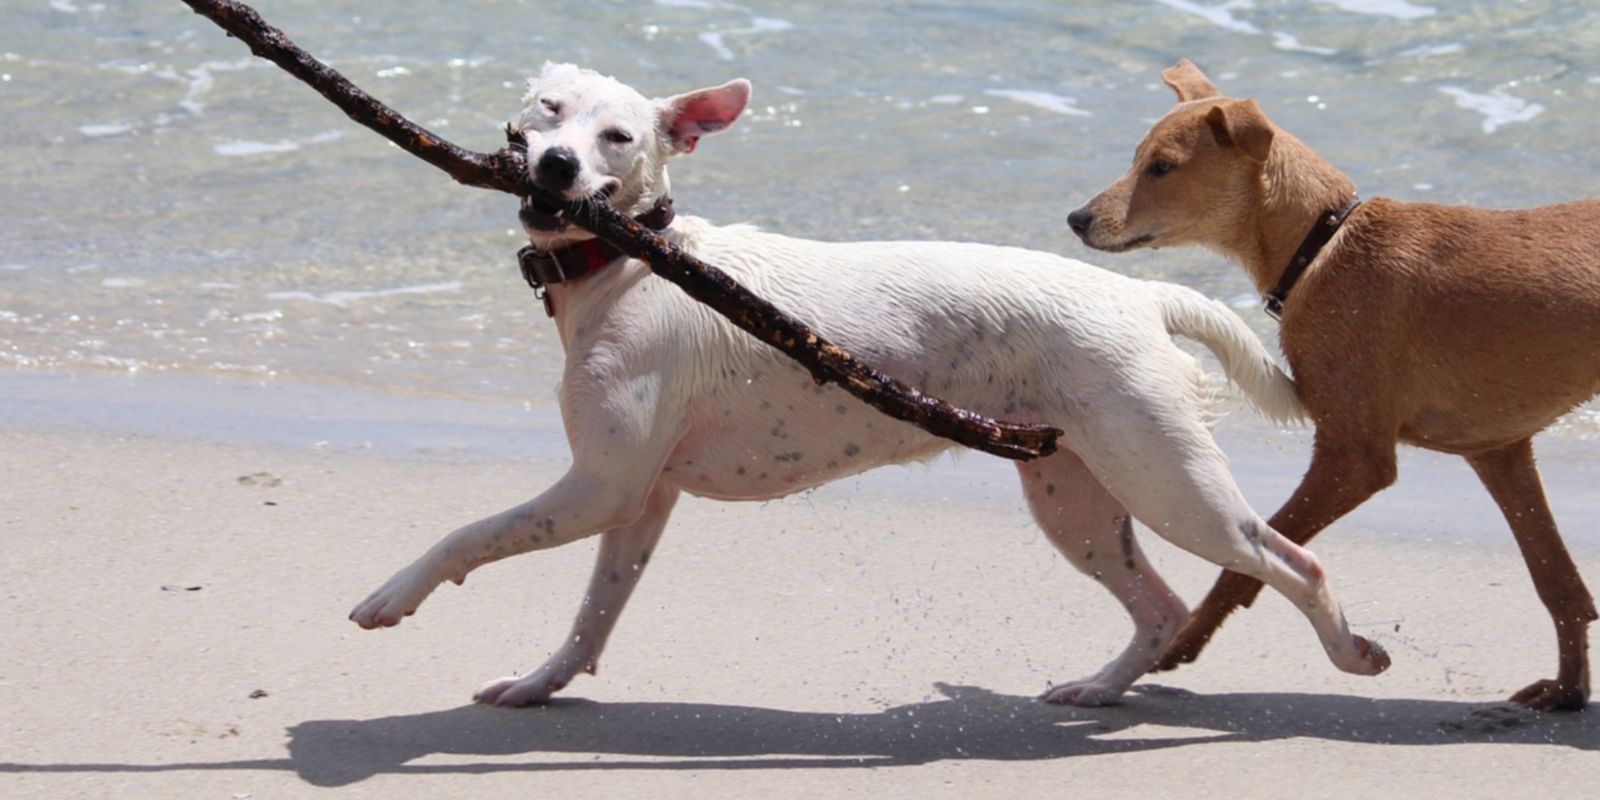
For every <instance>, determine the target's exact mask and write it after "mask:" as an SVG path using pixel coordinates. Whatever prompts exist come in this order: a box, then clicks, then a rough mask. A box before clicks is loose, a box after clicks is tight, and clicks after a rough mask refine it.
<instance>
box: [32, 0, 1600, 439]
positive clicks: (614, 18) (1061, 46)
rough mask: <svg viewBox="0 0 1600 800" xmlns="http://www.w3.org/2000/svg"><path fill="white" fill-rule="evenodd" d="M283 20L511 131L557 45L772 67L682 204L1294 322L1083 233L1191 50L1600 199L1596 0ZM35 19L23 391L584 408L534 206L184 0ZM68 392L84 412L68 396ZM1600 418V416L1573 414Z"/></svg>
mask: <svg viewBox="0 0 1600 800" xmlns="http://www.w3.org/2000/svg"><path fill="white" fill-rule="evenodd" d="M256 7H257V8H258V9H259V10H260V11H261V12H262V14H263V15H264V16H265V17H266V18H267V20H268V21H269V22H271V23H273V24H274V25H276V26H278V27H280V28H282V29H283V30H284V31H286V32H287V33H288V34H289V35H290V36H291V37H292V38H293V39H295V40H296V41H297V42H298V43H300V44H301V45H302V46H304V47H306V48H307V49H308V50H310V51H311V52H312V53H313V54H315V55H317V56H319V57H320V58H322V59H324V60H326V61H328V62H329V63H331V64H332V65H333V66H335V67H336V68H338V69H339V70H341V71H342V72H344V73H345V74H346V75H347V76H349V77H350V78H351V79H353V80H354V81H355V82H356V83H357V84H359V85H361V86H363V87H364V88H366V89H368V90H369V91H370V92H372V93H373V94H375V95H377V96H378V97H380V98H381V99H383V100H385V101H386V102H388V103H389V104H391V105H392V106H393V107H395V108H396V109H397V110H399V111H401V112H402V113H405V114H407V115H408V116H411V117H412V118H413V119H415V120H417V121H419V122H421V123H422V124H424V125H426V126H428V127H429V128H431V129H433V130H435V131H436V132H438V133H439V134H440V135H442V136H444V137H446V138H449V139H451V140H452V141H455V142H456V143H458V144H460V145H462V146H465V147H470V148H473V149H478V150H493V149H495V148H497V147H499V146H500V145H501V143H502V141H503V137H502V134H501V126H502V125H503V123H504V121H505V120H506V119H508V118H509V117H511V116H512V115H514V113H515V112H516V111H517V109H518V106H519V99H520V96H521V91H522V83H523V81H524V79H525V77H526V76H527V75H529V74H530V73H531V72H532V71H534V70H535V69H537V67H538V65H539V64H540V63H541V62H543V61H546V60H554V61H573V62H576V63H579V64H583V65H586V66H590V67H593V68H596V69H599V70H601V71H604V72H607V73H610V74H613V75H616V76H617V77H619V78H621V79H623V80H624V81H626V82H628V83H631V84H633V85H635V86H637V87H639V88H640V89H641V90H642V91H644V92H645V93H646V94H652V95H661V94H670V93H675V92H679V91H684V90H688V89H691V88H697V87H700V86H705V85H713V84H717V83H721V82H723V81H726V80H728V79H730V78H734V77H741V76H742V77H746V78H749V79H750V80H751V81H752V82H753V83H754V85H755V99H754V101H753V103H752V105H751V108H750V111H749V112H748V113H747V115H746V116H745V117H743V118H742V119H741V120H740V122H739V123H738V124H737V125H736V126H735V127H734V128H733V129H732V130H730V131H729V132H727V133H724V134H721V135H719V136H717V137H714V138H712V139H708V140H707V141H706V142H704V144H703V145H702V147H701V148H700V149H699V150H698V151H697V152H696V153H694V154H693V155H690V156H688V157H684V158H681V159H679V160H678V161H677V162H676V163H675V164H674V165H673V178H674V186H675V197H676V201H677V207H678V208H679V210H680V211H682V212H687V213H693V214H698V215H702V216H706V217H709V218H712V219H714V220H718V221H724V222H753V223H756V224H758V225H761V226H763V227H765V228H768V229H771V230H775V231H779V232H783V233H787V234H792V235H796V236H808V237H817V238H827V239H840V240H852V239H883V238H907V237H915V238H948V239H961V240H977V241H985V242H994V243H1003V244H1017V245H1025V246H1030V247H1035V248H1039V249H1046V250H1052V251H1056V252H1060V253H1064V254H1067V255H1071V256H1075V257H1080V258H1083V259H1085V260H1088V261H1091V262H1094V263H1099V264H1101V265H1104V266H1106V267H1107V268H1110V269H1113V270H1116V271H1119V272H1124V273H1128V274H1135V275H1140V276H1144V277H1152V278H1162V279H1167V280H1173V281H1179V282H1182V283H1185V284H1188V285H1191V286H1194V287H1196V288H1198V289H1200V290H1201V291H1203V292H1206V293H1207V294H1209V295H1212V296H1215V297H1219V298H1222V299H1223V300H1225V301H1227V302H1229V303H1230V304H1231V305H1233V306H1234V307H1235V308H1237V309H1238V310H1239V312H1240V313H1241V314H1242V315H1243V316H1244V317H1245V318H1246V319H1247V320H1249V322H1250V324H1251V325H1252V326H1254V327H1255V328H1256V330H1257V331H1258V332H1259V333H1260V334H1261V335H1262V336H1263V338H1265V339H1267V340H1268V341H1269V342H1270V341H1275V336H1276V331H1275V329H1274V327H1273V324H1272V322H1271V321H1270V320H1269V319H1267V318H1266V317H1265V316H1264V315H1263V314H1262V313H1261V312H1260V311H1259V303H1258V301H1257V298H1256V297H1255V295H1254V293H1253V291H1252V290H1251V287H1250V286H1249V284H1248V283H1247V281H1246V280H1245V279H1244V277H1243V274H1242V272H1241V271H1240V270H1239V269H1238V268H1237V267H1235V266H1234V265H1231V264H1228V263H1226V262H1224V261H1223V260H1222V259H1220V258H1218V257H1216V256H1214V255H1211V254H1209V253H1205V252H1202V251H1198V250H1191V251H1182V250H1179V251H1160V252H1141V253H1133V254H1124V255H1107V254H1101V253H1093V252H1090V251H1088V250H1086V249H1085V248H1083V247H1082V246H1081V245H1080V244H1079V243H1078V242H1077V241H1076V239H1075V238H1074V237H1072V236H1071V234H1070V233H1069V232H1068V231H1067V230H1066V226H1065V216H1066V213H1067V211H1069V210H1070V209H1071V208H1073V207H1074V206H1075V205H1077V204H1078V203H1079V202H1081V201H1082V200H1083V199H1085V198H1087V197H1088V196H1089V195H1091V194H1092V193H1094V192H1095V191H1097V190H1098V189H1099V188H1100V187H1101V186H1103V185H1104V184H1105V183H1107V182H1108V181H1110V180H1112V179H1113V178H1115V177H1116V176H1117V175H1119V174H1120V173H1121V172H1122V170H1123V169H1124V168H1125V165H1126V164H1127V162H1128V160H1129V157H1130V155H1131V152H1132V147H1133V145H1134V143H1135V142H1136V141H1137V139H1138V137H1139V136H1140V135H1141V134H1142V133H1143V132H1144V130H1145V129H1146V128H1147V127H1148V126H1149V124H1150V123H1151V122H1152V121H1153V120H1154V119H1155V118H1156V117H1158V116H1159V115H1161V114H1162V113H1164V112H1165V111H1166V110H1167V108H1168V107H1169V106H1170V104H1171V102H1172V97H1171V94H1170V92H1169V91H1168V90H1166V88H1165V87H1163V86H1162V85H1161V83H1160V79H1159V75H1158V73H1159V72H1160V70H1161V69H1163V68H1165V67H1167V66H1170V65H1171V64H1172V63H1173V62H1175V61H1176V60H1177V59H1179V58H1184V57H1186V58H1189V59H1192V60H1194V61H1195V62H1197V63H1198V64H1200V65H1201V66H1202V68H1204V69H1205V70H1206V71H1207V72H1208V74H1209V75H1210V76H1211V77H1212V78H1213V80H1214V81H1215V82H1216V83H1217V84H1218V85H1219V87H1220V88H1222V89H1223V91H1224V92H1226V93H1228V94H1230V95H1235V96H1241V97H1253V98H1255V99H1257V100H1258V101H1259V102H1260V103H1261V104H1262V106H1263V107H1264V108H1265V109H1266V111H1267V113H1268V114H1269V115H1271V116H1272V117H1273V118H1274V119H1275V121H1277V122H1278V123H1279V124H1281V125H1283V126H1284V127H1286V128H1288V129H1290V130H1292V131H1294V132H1295V133H1296V134H1298V135H1299V136H1300V137H1301V138H1302V139H1304V140H1306V141H1307V142H1308V143H1310V144H1311V145H1312V146H1313V147H1315V148H1316V149H1318V150H1319V151H1320V152H1321V153H1323V154H1324V155H1325V156H1327V157H1328V158H1329V159H1330V160H1331V161H1333V162H1334V163H1335V164H1337V165H1339V166H1340V167H1341V168H1343V169H1344V170H1345V171H1346V172H1347V173H1348V174H1350V175H1351V176H1352V177H1353V178H1354V179H1355V181H1356V183H1357V184H1358V186H1359V187H1360V189H1361V191H1362V193H1363V194H1364V195H1366V196H1374V195H1389V196H1394V197H1400V198H1406V199H1423V200H1430V201H1435V202H1444V203H1467V204H1477V205H1483V206H1497V207H1510V206H1526V205H1533V204H1540V203H1549V202H1555V201H1559V200H1565V199H1571V198H1576V197H1585V196H1591V195H1595V194H1600V191H1597V188H1596V187H1597V185H1600V182H1597V178H1600V156H1597V155H1596V153H1597V152H1600V150H1597V148H1596V135H1595V131H1596V129H1597V128H1600V124H1597V123H1600V110H1597V109H1600V61H1597V60H1596V59H1595V58H1594V54H1595V53H1600V6H1594V5H1592V4H1573V3H1562V2H1554V0H1529V1H1528V2H1452V3H1436V4H1423V3H1412V2H1405V1H1404V0H1331V1H1329V2H1292V1H1286V2H1267V1H1266V0H1255V1H1252V0H1229V1H1228V2H1201V0H1133V1H1132V2H1126V1H1122V0H1119V1H1118V2H1110V1H1108V0H1099V1H1098V2H1076V3H1071V4H1063V3H1045V2H995V3H963V2H938V1H937V0H930V1H929V2H897V3H884V4H864V3H845V2H833V3H829V2H795V1H794V0H785V2H761V1H760V0H757V1H755V2H741V3H733V2H723V1H722V0H653V1H652V0H626V1H622V0H613V1H611V2H606V1H604V0H584V1H583V2H564V1H562V0H548V1H545V2H518V1H516V0H493V1H491V0H463V1H462V2H454V3H450V4H449V5H448V6H439V5H437V4H397V3H372V2H348V1H345V0H339V1H334V2H329V1H328V0H322V1H321V2H306V1H304V0H270V1H268V2H261V3H258V4H257V5H256ZM0 9H3V12H4V18H5V20H6V24H5V26H4V28H3V30H0V133H3V135H0V414H8V415H11V416H16V415H19V414H20V415H24V416H25V415H26V413H37V411H38V409H39V408H44V407H55V408H58V409H68V408H77V409H82V413H83V414H85V415H87V416H96V415H97V413H98V412H97V411H96V410H95V409H96V405H95V402H94V401H97V400H98V401H103V402H104V403H106V404H108V405H115V404H116V403H117V402H118V400H119V399H120V398H122V397H125V396H127V395H129V394H131V393H137V392H139V391H141V387H149V386H152V385H154V384H155V383H156V382H159V381H161V380H162V377H161V376H164V375H169V374H171V375H181V376H183V381H185V382H183V383H181V384H167V385H168V386H172V385H181V386H182V387H185V388H184V389H183V391H172V390H163V391H161V392H157V393H156V395H157V396H161V397H166V396H168V395H175V396H182V397H183V398H186V399H185V402H190V403H201V404H204V403H205V402H207V401H206V396H207V392H208V390H207V389H206V387H208V386H217V385H220V383H225V382H227V380H229V379H242V380H243V381H244V382H245V383H246V384H247V385H248V386H250V387H252V388H250V389H249V391H250V392H255V393H257V394H264V395H265V396H268V397H270V396H272V395H273V393H274V392H273V387H279V388H280V389H281V391H282V392H283V393H285V396H289V395H290V394H294V393H296V392H302V391H305V390H307V388H308V387H309V388H312V389H315V388H316V387H324V388H327V389H329V390H338V391H344V390H355V391H358V392H364V393H368V394H370V395H374V396H382V397H385V398H392V399H394V402H403V401H404V398H431V399H441V398H442V399H453V400H465V401H475V402H476V401H481V402H486V403H491V404H496V403H499V404H516V405H517V406H518V407H522V408H534V409H544V410H546V411H547V410H548V409H549V408H550V407H551V405H552V404H553V402H554V397H555V387H556V382H557V376H558V374H559V364H560V351H559V344H558V341H557V339H556V336H555V333H554V329H553V326H552V325H551V324H550V322H549V321H548V320H547V319H546V318H545V316H544V313H543V311H542V309H541V307H540V305H539V303H538V302H537V301H535V299H534V297H533V295H532V293H531V292H530V291H529V290H528V288H527V287H526V286H525V285H524V284H523V283H522V281H521V279H520V278H519V276H518V273H517V270H516V267H515V264H514V258H513V254H514V253H515V251H516V249H517V248H518V246H519V245H520V244H521V240H520V238H519V235H518V226H517V222H516V206H515V202H514V200H513V199H512V198H510V197H509V196H505V195H500V194H495V193H489V192H484V191H481V190H476V189H469V188H464V187H460V186H457V185H455V184H453V183H451V182H450V181H449V180H448V179H447V178H445V177H444V176H443V175H442V174H440V173H437V172H435V171H434V170H433V169H432V168H431V167H428V166H426V165H424V164H422V163H421V162H419V161H416V160H415V159H412V158H411V157H409V156H407V155H405V154H403V153H401V152H400V151H398V150H397V149H395V148H394V147H392V146H390V145H388V144H387V143H386V142H384V141H382V140H381V139H379V138H378V137H377V136H376V135H374V134H371V133H369V132H367V131H366V130H365V129H363V128H360V127H358V126H356V125H355V124H353V123H351V122H350V121H348V120H347V119H345V118H344V117H343V116H342V115H341V114H340V113H339V112H338V111H336V110H335V109H333V108H332V106H330V105H329V104H328V103H327V102H325V101H324V100H323V99H322V98H321V97H320V96H318V95H316V94H315V93H314V92H312V91H311V90H309V89H308V88H306V87H305V86H304V85H302V84H300V83H298V82H297V81H295V80H294V79H292V78H290V77H289V76H288V75H286V74H285V73H283V72H281V71H280V70H279V69H278V68H277V67H275V66H273V65H271V64H269V63H267V62H265V61H261V60H258V59H256V58H254V57H252V56H251V55H250V54H249V53H248V51H247V50H246V48H245V47H244V46H243V45H241V44H240V43H239V42H237V41H235V40H232V39H230V38H228V37H227V36H225V35H224V34H223V33H222V32H221V30H219V29H218V28H216V27H215V26H214V25H213V24H212V23H210V22H209V21H207V20H206V19H204V18H202V17H199V16H197V15H195V14H194V13H192V12H191V11H190V10H189V9H188V7H187V6H185V5H183V4H182V3H181V2H178V0H130V1H129V2H109V0H107V1H106V2H87V1H86V0H48V2H46V1H45V0H37V1H36V2H33V1H30V2H22V1H21V0H0ZM997 278H999V279H1003V276H997ZM63 376H65V377H63ZM101 378H107V379H109V380H110V382H109V383H107V382H105V381H102V380H100V379H101ZM108 386H109V387H112V388H110V389H106V388H104V387H108ZM7 387H10V389H9V390H8V388H7ZM49 387H57V388H55V389H51V388H49ZM73 387H78V388H76V389H74V388H73ZM83 387H90V388H83ZM191 389H192V391H191ZM58 390H59V391H62V392H68V393H72V392H76V393H77V395H78V397H77V400H76V401H75V402H73V403H51V402H50V401H49V400H48V399H43V400H41V397H44V398H48V396H49V393H50V392H51V391H58ZM41 393H42V394H41ZM294 396H299V395H298V394H295V395H294ZM8 398H9V399H8ZM175 402H176V401H175ZM41 404H42V405H41ZM213 407H214V408H225V407H226V401H217V402H216V403H214V404H213ZM28 409H32V410H31V411H29V410H28ZM24 412H26V413H24ZM150 413H152V414H156V415H158V416H159V414H160V413H162V412H160V411H155V410H152V411H151V412H150ZM167 413H169V414H170V413H172V412H167ZM541 413H543V412H541ZM198 416H200V417H203V416H205V415H198ZM127 424H130V425H131V424H134V423H133V422H132V421H131V420H130V421H129V422H128V423H127ZM1595 432H1600V425H1597V424H1595V422H1594V415H1593V414H1592V413H1590V412H1588V411H1587V410H1585V411H1584V412H1580V413H1579V414H1578V415H1575V416H1574V417H1573V418H1572V419H1571V420H1569V421H1567V422H1565V423H1563V424H1562V425H1561V426H1560V427H1559V429H1558V431H1557V432H1556V434H1557V435H1561V436H1569V437H1579V438H1581V437H1587V436H1589V435H1592V434H1593V433H1595Z"/></svg>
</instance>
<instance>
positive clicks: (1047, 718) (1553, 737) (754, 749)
mask: <svg viewBox="0 0 1600 800" xmlns="http://www.w3.org/2000/svg"><path fill="white" fill-rule="evenodd" d="M939 690H940V692H941V693H942V694H943V695H944V697H943V699H940V700H935V701H931V702H926V703H918V704H915V705H907V706H899V707H895V708H889V709H885V710H883V711H879V712H875V713H866V714H829V713H816V712H800V711H783V710H777V709H769V708H754V707H745V706H724V705H709V704H699V703H596V702H592V701H587V700H579V699H567V700H558V701H556V702H555V703H553V704H551V705H550V706H547V707H544V708H536V709H526V710H518V711H511V710H506V709H496V708H485V707H482V706H464V707H461V708H453V709H449V710H445V711H435V712H429V713H425V714H411V715H406V716H395V717H382V718H378V719H370V720H312V721H308V722H303V723H301V724H299V725H296V726H294V727H293V728H290V729H289V735H290V741H289V755H288V757H287V758H284V759H260V760H252V761H222V762H191V763H174V764H17V763H0V774H6V773H29V772H32V773H72V772H129V773H140V772H168V771H186V770H194V771H210V770H285V771H293V772H295V773H297V774H298V775H299V776H300V778H301V779H302V780H304V781H306V782H307V783H310V784H314V785H317V786H345V785H349V784H354V783H359V782H361V781H363V780H366V779H368V778H371V777H373V776H374V775H380V774H429V773H491V772H508V771H509V772H545V771H564V770H623V769H652V770H663V769H695V770H715V769H783V768H795V767H804V768H838V769H850V768H859V767H890V766H905V765H915V764H926V763H931V762H936V761H947V760H986V761H1038V760H1048V759H1061V758H1072V757H1076V756H1092V755H1098V754H1102V753H1129V752H1140V751H1146V750H1158V749H1164V748H1173V747H1190V746H1194V745H1199V744H1205V743H1210V742H1264V741H1273V740H1278V739H1287V738H1310V739H1322V740H1327V741H1338V742H1353V743H1365V744H1401V745H1413V746H1417V745H1452V744H1465V743H1473V744H1483V743H1499V744H1505V745H1519V744H1521V745H1526V744H1537V745H1555V746H1564V747H1570V748H1573V749H1577V750H1590V751H1593V750H1600V715H1596V714H1595V713H1594V712H1592V711H1591V712H1588V713H1577V714H1539V713H1537V712H1532V711H1527V710H1524V709H1520V708H1516V707H1511V706H1507V705H1503V704H1502V705H1483V704H1471V703H1457V702H1443V701H1422V700H1370V699H1364V698H1357V697H1345V696H1328V695H1309V694H1232V695H1226V694H1225V695H1208V696H1200V695H1195V694H1192V693H1189V692H1186V691H1183V690H1178V689H1169V688H1163V687H1160V686H1151V685H1146V686H1142V687H1138V688H1136V689H1135V691H1136V692H1138V694H1136V695H1133V696H1130V697H1129V698H1128V702H1127V703H1126V704H1124V705H1122V706H1119V707H1115V708H1104V709H1089V710H1085V709H1070V708H1061V707H1057V706H1051V705H1046V704H1043V703H1039V702H1037V701H1035V700H1033V699H1032V698H1025V697H1014V696H1008V695H1000V694H995V693H993V692H990V691H987V690H984V689H979V688H974V687H968V686H948V685H942V684H941V685H940V686H939ZM433 755H447V756H450V757H451V758H450V759H449V761H450V762H451V763H446V764H413V763H411V762H413V761H417V760H419V759H425V758H426V757H428V756H433ZM474 756H481V757H483V759H484V760H481V761H477V762H472V761H470V759H471V758H472V757H474ZM463 757H465V758H466V759H468V761H466V762H465V763H463V762H462V758H463Z"/></svg>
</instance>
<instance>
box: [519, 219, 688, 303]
mask: <svg viewBox="0 0 1600 800" xmlns="http://www.w3.org/2000/svg"><path fill="white" fill-rule="evenodd" d="M674 216H676V214H675V213H674V212H673V210H672V198H670V197H663V198H661V199H660V200H657V201H656V204H655V205H654V206H651V207H650V210H649V211H647V212H645V213H644V214H642V215H640V216H638V217H635V218H634V220H635V221H637V222H638V223H639V224H640V225H643V226H645V227H646V228H649V229H651V230H653V231H662V230H666V228H667V226H668V225H671V224H672V218H673V217H674ZM625 255H627V254H626V253H624V252H622V251H621V250H619V249H617V247H616V245H613V244H612V243H610V242H608V241H606V240H604V239H598V238H596V239H585V240H583V241H581V242H578V243H577V244H574V245H569V246H567V247H563V248H560V249H557V250H551V251H549V252H540V251H539V250H536V249H534V247H533V245H528V246H526V247H524V248H522V249H521V250H518V251H517V263H518V265H520V266H521V267H522V278H523V279H524V280H526V281H527V282H528V285H529V286H531V287H533V290H534V292H535V293H537V294H538V295H539V297H540V298H541V299H543V297H544V288H545V287H546V286H550V285H553V284H557V283H566V282H568V281H575V280H577V279H579V278H582V277H584V276H585V275H589V274H591V273H595V272H599V271H600V270H602V269H604V268H605V267H606V265H608V264H611V263H613V262H615V261H617V260H618V259H620V258H622V257H623V256H625Z"/></svg>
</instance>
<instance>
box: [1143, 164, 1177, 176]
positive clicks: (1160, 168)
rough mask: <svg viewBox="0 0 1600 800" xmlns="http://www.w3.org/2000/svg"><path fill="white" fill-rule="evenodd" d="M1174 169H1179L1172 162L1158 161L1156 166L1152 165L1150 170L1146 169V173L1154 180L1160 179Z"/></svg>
mask: <svg viewBox="0 0 1600 800" xmlns="http://www.w3.org/2000/svg"><path fill="white" fill-rule="evenodd" d="M1174 169H1177V165H1176V164H1173V163H1172V162H1171V161H1157V162H1155V163H1154V164H1151V165H1150V168H1149V169H1146V170H1145V171H1144V173H1145V174H1146V175H1149V176H1150V177H1152V178H1159V177H1161V176H1163V175H1165V174H1167V173H1169V172H1171V171H1173V170H1174Z"/></svg>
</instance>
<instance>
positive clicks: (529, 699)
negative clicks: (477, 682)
mask: <svg viewBox="0 0 1600 800" xmlns="http://www.w3.org/2000/svg"><path fill="white" fill-rule="evenodd" d="M541 672H542V670H541ZM566 685H567V684H566V681H557V680H554V679H553V676H551V675H549V674H544V675H541V674H540V673H539V672H535V673H533V674H532V675H524V676H522V677H520V678H519V677H516V676H512V677H509V678H500V679H499V680H493V681H489V682H488V683H486V684H484V685H483V686H482V687H481V688H479V689H478V691H477V692H475V693H474V694H473V695H472V699H473V701H474V702H478V703H482V704H484V705H486V706H511V707H517V706H536V705H544V704H545V703H548V702H550V696H551V695H553V694H555V693H556V692H559V691H561V689H562V688H563V687H565V686H566Z"/></svg>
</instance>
